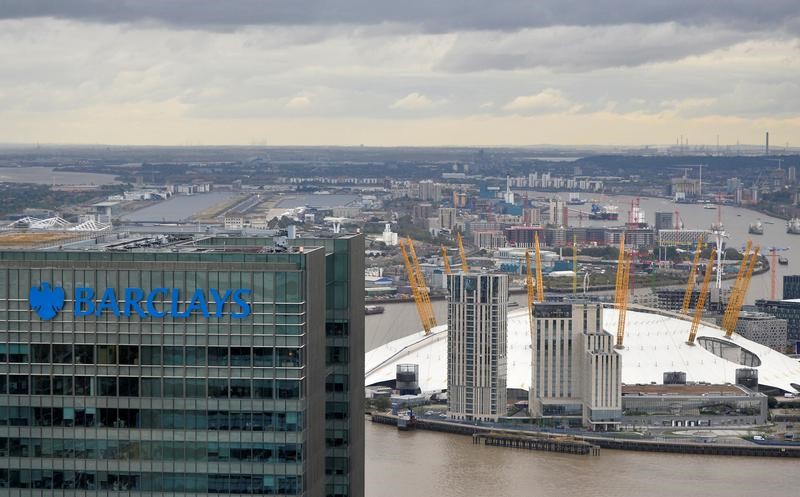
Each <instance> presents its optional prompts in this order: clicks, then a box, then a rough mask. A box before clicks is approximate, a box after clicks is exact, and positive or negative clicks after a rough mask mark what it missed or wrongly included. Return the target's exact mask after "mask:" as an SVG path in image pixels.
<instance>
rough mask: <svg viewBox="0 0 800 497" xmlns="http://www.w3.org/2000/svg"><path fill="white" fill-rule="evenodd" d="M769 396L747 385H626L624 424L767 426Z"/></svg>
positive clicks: (623, 392)
mask: <svg viewBox="0 0 800 497" xmlns="http://www.w3.org/2000/svg"><path fill="white" fill-rule="evenodd" d="M768 412H769V410H768V408H767V396H766V395H764V394H763V393H758V392H754V391H752V390H750V389H749V388H747V387H745V386H743V385H737V384H730V383H729V384H724V385H706V384H691V385H689V384H685V383H684V384H663V385H651V384H645V385H623V386H622V414H623V424H624V425H625V426H626V427H630V428H634V427H635V428H644V427H648V426H649V427H658V428H664V427H697V426H703V427H710V428H714V427H730V426H748V425H749V426H752V425H763V424H766V423H767V414H768Z"/></svg>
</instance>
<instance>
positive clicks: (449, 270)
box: [442, 245, 453, 274]
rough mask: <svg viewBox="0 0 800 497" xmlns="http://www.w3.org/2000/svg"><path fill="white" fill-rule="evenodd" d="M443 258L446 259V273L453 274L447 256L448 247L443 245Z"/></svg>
mask: <svg viewBox="0 0 800 497" xmlns="http://www.w3.org/2000/svg"><path fill="white" fill-rule="evenodd" d="M442 260H443V261H444V274H452V273H453V271H452V270H451V269H450V260H449V259H448V258H447V249H446V248H445V246H444V245H442Z"/></svg>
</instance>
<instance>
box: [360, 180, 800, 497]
mask: <svg viewBox="0 0 800 497" xmlns="http://www.w3.org/2000/svg"><path fill="white" fill-rule="evenodd" d="M565 196H566V195H565ZM598 200H599V201H600V203H602V204H609V203H610V204H614V205H617V206H619V211H620V219H621V222H624V220H625V219H626V218H627V211H628V206H629V205H630V200H631V198H630V197H604V198H599V199H598ZM589 205H590V204H588V203H587V204H586V206H584V207H585V210H586V211H588V210H589ZM640 206H641V208H643V209H644V210H645V212H646V215H647V220H648V222H649V223H651V224H652V223H653V222H654V217H655V214H654V213H655V212H656V211H666V212H671V211H675V210H676V209H677V210H679V211H680V215H681V218H682V219H683V222H684V228H686V229H697V228H708V226H709V225H710V224H711V223H712V222H714V221H716V220H717V215H718V211H717V210H710V209H703V207H702V206H699V205H689V204H673V203H672V202H670V201H668V200H665V199H654V198H642V199H641V200H640ZM737 214H738V215H737ZM720 215H721V220H722V222H723V223H724V224H725V226H726V229H727V230H728V232H729V234H730V238H729V240H728V243H729V244H730V246H736V247H740V246H743V245H744V244H745V243H746V241H747V240H748V239H749V238H752V239H753V242H754V243H757V244H760V245H761V248H762V252H763V251H764V250H765V248H766V247H770V246H775V247H780V248H783V247H786V248H789V250H788V251H783V252H781V254H782V255H785V256H786V257H788V258H789V265H788V266H780V265H779V266H777V288H776V293H777V297H778V298H781V295H782V291H783V288H782V278H783V275H784V274H798V273H800V264H798V261H800V236H799V235H789V234H787V233H786V229H785V222H784V221H782V220H780V219H775V218H769V217H767V216H764V215H762V214H759V213H757V212H753V211H750V210H746V209H739V208H733V207H724V208H723V210H722V212H721V213H720ZM757 219H760V220H761V221H762V222H763V221H767V220H769V221H772V222H774V224H766V225H765V228H766V232H765V234H764V235H762V236H758V235H749V234H748V233H747V228H748V225H749V223H751V222H754V221H756V220H757ZM571 221H572V222H573V223H576V222H577V220H574V221H573V220H571ZM583 222H584V223H588V221H587V220H586V219H584V220H583ZM604 223H607V222H603V221H597V222H591V224H593V225H594V224H598V225H603V224H604ZM770 280H771V278H770V274H769V273H765V274H762V275H758V276H754V277H753V280H752V282H751V284H750V288H749V291H748V295H747V299H746V300H747V302H748V303H752V302H753V301H754V300H755V299H757V298H769V296H770ZM511 300H512V301H516V302H519V303H520V305H523V306H524V305H526V303H525V295H512V296H511ZM445 305H446V304H445V302H443V301H435V302H433V308H434V312H435V313H436V317H437V319H438V320H439V322H440V323H442V322H445V320H446V314H445V310H446V309H445ZM384 307H385V308H386V311H385V312H384V313H383V314H377V315H371V316H366V337H365V342H366V343H365V345H366V349H367V350H371V349H374V348H376V347H378V346H380V345H383V344H384V343H387V342H389V341H391V340H394V339H397V338H400V337H403V336H406V335H409V334H411V333H415V332H418V331H419V330H420V328H421V327H420V324H419V318H418V316H417V313H416V309H415V307H414V304H413V303H398V304H385V305H384ZM366 423H367V426H366V454H367V457H366V494H367V495H368V496H370V497H393V496H398V497H407V496H409V495H414V496H417V495H420V496H427V495H430V496H439V497H461V496H476V497H477V496H498V497H514V496H520V497H523V496H524V497H536V496H562V495H564V496H620V497H625V496H631V497H634V496H636V497H638V496H648V497H658V496H665V497H680V496H696V495H703V496H725V497H736V496H754V495H758V496H765V497H767V496H768V497H781V496H793V497H794V496H798V495H800V487H798V484H797V483H796V479H797V477H798V468H800V463H798V461H797V460H781V459H759V458H744V457H719V456H716V457H715V456H693V455H679V454H658V453H643V452H625V451H611V450H602V451H601V453H600V455H599V456H572V455H562V454H553V453H546V452H534V451H523V450H515V449H508V448H502V447H486V446H483V445H473V444H472V439H471V438H470V437H463V436H458V435H448V434H442V433H434V432H425V431H417V432H398V431H397V429H395V428H392V427H389V426H385V425H373V424H372V423H370V422H369V421H367V422H366Z"/></svg>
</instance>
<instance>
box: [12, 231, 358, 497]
mask: <svg viewBox="0 0 800 497" xmlns="http://www.w3.org/2000/svg"><path fill="white" fill-rule="evenodd" d="M354 238H358V239H359V241H360V237H354ZM247 240H248V241H249V243H250V244H251V245H261V247H259V250H251V251H235V250H228V249H226V248H222V247H220V244H221V243H220V242H219V241H218V240H216V239H206V240H204V241H201V242H198V243H196V244H193V247H195V246H197V247H202V248H201V249H197V248H195V249H192V250H185V249H183V248H181V249H177V250H172V251H132V252H110V251H105V252H103V251H84V252H68V251H58V252H57V251H35V250H33V251H5V252H0V488H6V487H8V488H16V489H31V490H30V492H32V491H33V490H32V489H60V490H61V493H59V495H73V493H74V494H75V495H78V494H77V493H76V492H82V493H80V495H93V494H96V495H105V494H106V493H108V491H129V492H140V493H145V494H146V493H154V492H166V493H168V494H170V495H180V494H182V493H183V494H186V495H198V494H206V493H226V494H243V495H245V494H265V495H276V494H279V495H324V494H325V492H326V490H327V489H328V487H326V484H325V479H326V476H328V475H331V476H338V475H342V474H344V475H347V474H348V472H349V471H350V468H352V466H354V465H353V464H349V457H352V451H350V450H349V446H348V444H349V443H350V440H351V439H352V434H351V433H350V431H349V428H350V427H349V422H350V418H349V414H350V413H352V412H358V413H359V414H360V411H353V410H352V408H351V405H350V404H349V402H350V394H349V392H350V391H353V389H352V388H350V387H351V385H350V384H349V383H348V382H349V381H350V377H351V376H353V375H352V374H350V373H351V371H350V369H349V364H348V363H347V358H348V357H352V354H353V353H355V351H353V350H350V351H349V352H350V354H348V353H347V352H348V347H347V345H348V343H343V342H349V334H348V332H349V331H350V330H351V329H352V327H351V326H349V324H350V323H349V321H350V319H351V318H352V316H351V315H350V313H349V305H348V304H349V302H350V300H351V299H350V298H349V294H348V291H344V292H342V293H344V296H343V297H341V296H338V295H337V294H336V292H337V291H339V290H341V289H342V288H344V290H349V289H348V286H349V283H350V276H349V274H348V271H349V270H350V269H351V268H350V267H349V265H347V264H345V266H344V269H338V271H339V273H337V269H336V268H334V267H331V266H330V264H331V263H332V262H337V261H336V260H335V257H334V259H333V260H332V259H331V254H330V253H329V254H328V255H326V249H323V248H316V247H315V246H314V245H315V244H313V243H310V241H309V243H306V244H305V248H304V249H303V250H297V249H288V250H279V251H273V250H268V249H265V248H264V247H265V246H268V245H269V244H270V243H271V240H269V239H263V238H262V239H247ZM337 241H338V240H330V242H331V243H334V244H335V243H336V242H337ZM322 242H326V243H327V242H328V240H323V241H322ZM222 243H227V242H222ZM349 243H350V242H349V241H345V245H346V247H345V250H343V251H342V252H343V253H344V254H346V255H345V257H346V256H348V255H350V254H349V250H347V249H348V248H349ZM323 244H324V243H316V245H317V246H318V245H323ZM361 245H363V241H361ZM333 255H334V256H335V255H336V253H335V252H334V254H333ZM358 255H359V256H362V257H363V250H362V251H361V252H359V253H358ZM356 269H357V268H356ZM341 271H344V273H343V274H344V276H343V277H342V274H341ZM362 272H363V271H362ZM326 276H333V280H332V281H331V282H330V283H331V285H332V288H330V289H329V290H328V292H327V294H326V289H325V287H326V286H327V285H325V284H323V282H324V281H325V280H326V279H327V278H326ZM358 276H359V278H360V277H361V273H358ZM337 277H340V279H341V281H340V280H338V279H336V278H337ZM45 283H47V284H49V285H50V287H52V288H60V289H63V295H64V296H65V298H64V302H63V306H62V307H63V309H60V312H57V313H56V315H55V317H53V318H52V319H42V318H40V317H39V316H41V315H42V313H40V312H39V311H38V310H35V309H34V303H35V302H34V300H33V297H32V296H31V295H33V292H31V293H30V295H29V291H30V290H31V288H37V289H40V290H41V289H42V288H44V289H45V290H47V287H46V286H45V285H44V284H45ZM359 283H360V280H359ZM87 288H88V289H92V291H93V293H94V298H93V299H92V300H91V301H87V300H86V299H83V300H82V298H83V297H84V296H85V294H84V293H81V292H84V291H85V290H83V289H87ZM106 289H113V290H112V292H113V293H112V295H114V296H115V297H116V298H115V299H113V300H115V301H114V302H112V301H111V300H112V299H107V298H106V296H107V295H109V294H107V293H105V292H106ZM153 289H159V290H158V291H153ZM237 289H247V290H249V292H247V293H243V294H241V295H246V298H241V300H243V301H244V302H243V303H238V302H237V301H236V299H235V297H234V296H235V295H236V294H235V293H234V292H236V290H237ZM137 290H140V291H141V293H139V292H137ZM162 290H163V291H162ZM229 291H230V292H229ZM151 292H152V293H153V297H154V298H152V299H147V301H146V302H145V299H142V298H141V297H142V296H148V294H149V293H151ZM198 292H199V293H198ZM198 295H200V296H202V297H204V300H203V299H198V298H197V296H198ZM241 295H240V297H241ZM326 297H327V298H326ZM331 297H332V299H331V301H329V302H327V306H326V301H328V298H331ZM356 297H357V295H356ZM45 303H47V302H45ZM361 305H362V309H361V310H362V316H363V297H362V304H361ZM337 306H338V307H337ZM56 307H57V306H56ZM89 307H93V308H94V309H92V311H93V312H91V313H90V312H85V311H86V310H87V309H88V308H89ZM245 307H246V308H247V309H248V310H249V312H248V313H246V315H243V316H242V315H241V314H245V313H244V311H243V309H245ZM326 307H327V309H328V312H327V313H326ZM140 310H141V311H143V312H139V311H140ZM34 311H36V312H34ZM153 311H154V312H153ZM337 311H338V312H339V313H340V315H341V317H339V319H338V320H337V319H336V317H337V316H338V315H337ZM237 312H238V313H239V314H240V315H239V316H237V315H236V314H237ZM37 314H38V315H37ZM331 318H333V319H331ZM326 323H328V324H326ZM362 326H363V318H362ZM362 329H363V328H362ZM328 336H333V337H334V338H332V339H331V340H334V341H335V342H336V343H335V346H336V347H338V349H337V350H335V351H334V350H331V351H326V349H325V347H326V340H328ZM343 337H344V338H343ZM359 338H360V339H361V340H362V341H363V334H362V335H360V336H359ZM342 349H343V350H342ZM326 357H328V358H330V362H331V365H326ZM361 358H362V361H363V349H362V351H361ZM362 364H363V363H362ZM336 366H341V368H340V370H337V369H336ZM359 375H360V376H361V381H362V383H363V366H362V371H360V372H359V374H358V375H356V376H359ZM323 389H324V390H323ZM361 391H363V388H362V389H361V390H360V391H359V395H358V396H357V397H361V395H360V392H361ZM326 396H327V397H328V399H330V400H331V401H333V403H331V405H330V406H328V407H329V408H328V409H326V402H327V401H326ZM359 419H360V417H359ZM342 423H345V424H346V425H347V426H343V425H342ZM360 441H361V443H362V444H363V435H362V437H361V439H360ZM326 444H327V445H328V446H329V447H333V448H334V450H333V451H331V450H328V451H327V453H326V450H325V445H326ZM342 447H343V451H342V452H343V453H344V454H346V455H345V456H343V457H341V458H340V457H338V455H337V453H336V451H335V450H336V449H339V448H342ZM361 454H362V459H361V462H359V463H358V464H357V465H359V466H362V467H363V449H362V452H361ZM329 467H330V470H329V469H328V468H329ZM65 468H69V470H67V469H65ZM323 468H324V469H323ZM362 478H363V477H362ZM347 483H349V478H348V482H347ZM345 486H347V485H345ZM362 488H363V483H362ZM331 490H333V488H331ZM87 491H89V492H88V493H87ZM20 492H21V493H19V495H33V494H32V493H28V492H29V491H28V490H21V491H20ZM362 492H363V491H362ZM36 495H38V494H36ZM334 495H338V494H335V493H334ZM345 495H349V494H345ZM360 495H363V493H362V494H360Z"/></svg>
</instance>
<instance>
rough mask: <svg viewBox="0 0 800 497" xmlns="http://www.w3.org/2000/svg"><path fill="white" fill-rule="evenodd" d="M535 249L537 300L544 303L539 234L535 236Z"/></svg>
mask: <svg viewBox="0 0 800 497" xmlns="http://www.w3.org/2000/svg"><path fill="white" fill-rule="evenodd" d="M533 249H534V251H535V252H536V300H537V301H539V302H544V281H543V280H542V254H541V252H540V251H539V233H534V234H533Z"/></svg>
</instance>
